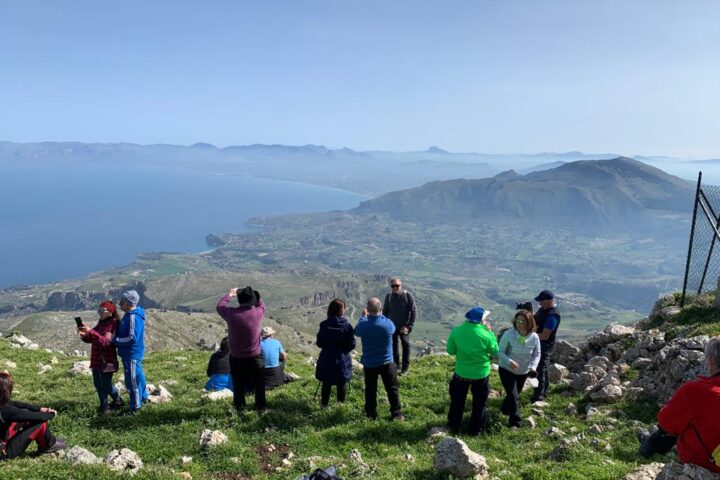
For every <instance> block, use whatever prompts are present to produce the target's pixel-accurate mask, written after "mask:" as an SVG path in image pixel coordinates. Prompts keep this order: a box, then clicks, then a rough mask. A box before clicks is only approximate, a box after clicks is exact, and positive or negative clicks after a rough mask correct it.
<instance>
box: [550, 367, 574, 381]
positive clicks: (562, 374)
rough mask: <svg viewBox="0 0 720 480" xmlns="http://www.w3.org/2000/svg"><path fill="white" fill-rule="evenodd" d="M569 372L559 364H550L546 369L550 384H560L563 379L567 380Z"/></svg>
mask: <svg viewBox="0 0 720 480" xmlns="http://www.w3.org/2000/svg"><path fill="white" fill-rule="evenodd" d="M569 373H570V371H569V370H568V369H567V368H566V367H565V366H564V365H560V364H559V363H551V364H550V367H549V368H548V377H549V379H550V383H560V382H561V381H562V380H563V379H565V378H567V376H568V374H569Z"/></svg>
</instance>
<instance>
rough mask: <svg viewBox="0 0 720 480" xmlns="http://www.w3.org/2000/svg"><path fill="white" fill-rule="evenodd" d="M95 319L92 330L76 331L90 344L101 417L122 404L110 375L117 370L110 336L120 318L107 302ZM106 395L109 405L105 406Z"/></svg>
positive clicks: (116, 327) (113, 307)
mask: <svg viewBox="0 0 720 480" xmlns="http://www.w3.org/2000/svg"><path fill="white" fill-rule="evenodd" d="M98 315H99V316H100V318H99V319H98V323H97V325H95V328H92V329H90V328H88V327H87V326H85V325H83V326H82V327H80V328H78V333H79V334H80V338H81V339H82V341H83V342H85V343H91V344H92V347H91V349H90V368H91V369H92V375H93V384H94V385H95V390H97V394H98V397H99V398H100V407H99V408H98V412H99V413H100V414H103V415H105V414H108V413H110V410H114V409H117V408H120V407H121V406H122V405H123V401H122V397H120V394H119V393H118V390H117V388H115V385H113V383H112V377H113V373H115V372H117V370H118V358H117V349H116V348H115V345H113V344H112V342H111V341H112V337H113V336H114V335H116V334H117V329H118V325H119V324H120V317H119V316H118V313H117V308H116V307H115V304H114V303H113V302H111V301H110V300H106V301H104V302H102V303H101V304H100V306H99V307H98ZM108 396H109V397H111V398H112V400H113V401H112V403H110V404H109V405H108Z"/></svg>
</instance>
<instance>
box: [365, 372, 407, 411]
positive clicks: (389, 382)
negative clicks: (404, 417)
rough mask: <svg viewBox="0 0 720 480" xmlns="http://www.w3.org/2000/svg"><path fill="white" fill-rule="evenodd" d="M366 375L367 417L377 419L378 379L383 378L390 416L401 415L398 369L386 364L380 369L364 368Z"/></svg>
mask: <svg viewBox="0 0 720 480" xmlns="http://www.w3.org/2000/svg"><path fill="white" fill-rule="evenodd" d="M363 372H364V375H365V415H367V416H368V417H370V418H376V417H377V384H378V377H381V378H382V381H383V385H384V386H385V392H387V396H388V400H389V401H390V414H391V415H392V416H393V417H395V416H397V415H400V413H401V409H400V388H399V387H398V381H397V367H396V366H395V364H394V363H386V364H385V365H382V366H380V367H374V368H368V367H364V368H363Z"/></svg>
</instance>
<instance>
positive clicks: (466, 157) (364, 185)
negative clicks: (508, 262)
mask: <svg viewBox="0 0 720 480" xmlns="http://www.w3.org/2000/svg"><path fill="white" fill-rule="evenodd" d="M616 157H619V155H618V154H614V153H601V154H587V153H583V152H578V151H571V152H560V153H554V152H545V153H538V154H524V153H520V154H490V153H472V152H471V153H452V152H448V151H447V150H444V149H442V148H440V147H437V146H432V147H430V148H428V149H426V150H423V151H415V152H389V151H380V150H374V151H357V150H353V149H350V148H339V149H331V148H327V147H325V146H323V145H301V146H289V145H263V144H255V145H244V146H228V147H224V148H218V147H216V146H215V145H211V144H209V143H196V144H194V145H191V146H180V145H167V144H155V145H137V144H133V143H82V142H38V143H12V142H1V141H0V165H12V166H14V167H17V166H20V167H23V166H38V165H54V166H61V167H66V166H67V167H68V168H70V169H71V168H77V167H79V168H83V167H85V166H88V165H90V166H103V165H115V166H117V165H120V166H122V167H123V168H125V167H128V166H133V165H137V166H142V167H148V166H151V167H153V168H185V169H191V170H198V171H202V172H205V173H217V174H228V175H253V176H257V177H267V178H275V179H282V180H290V181H298V182H304V183H311V184H316V185H323V186H329V187H334V188H340V189H344V190H350V191H354V192H359V193H363V194H366V195H369V196H377V195H380V194H383V193H387V192H391V191H395V190H401V189H406V188H411V187H417V186H420V185H423V184H425V183H427V182H430V181H433V180H451V179H456V178H474V179H478V178H488V177H492V176H494V175H497V174H499V173H500V172H504V171H507V170H515V171H517V172H520V173H523V174H528V173H532V172H537V171H541V170H547V169H551V168H555V167H557V166H559V165H562V164H563V163H568V162H574V161H578V160H607V159H612V158H616ZM634 158H635V159H637V160H641V161H643V162H645V163H648V164H651V165H654V166H659V167H661V168H663V169H664V170H667V171H669V172H671V173H673V174H677V175H681V176H682V177H684V178H687V179H692V178H695V177H696V175H697V169H698V168H700V167H699V165H700V164H697V163H695V164H691V163H690V162H685V161H682V160H679V159H672V158H670V157H649V156H648V157H634ZM702 168H704V169H706V170H710V169H711V168H713V161H709V162H706V163H704V167H702ZM715 168H716V169H717V167H715ZM68 173H69V174H71V172H70V171H68ZM717 178H718V180H719V181H720V171H719V172H718V175H717Z"/></svg>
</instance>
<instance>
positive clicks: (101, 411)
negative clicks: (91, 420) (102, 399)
mask: <svg viewBox="0 0 720 480" xmlns="http://www.w3.org/2000/svg"><path fill="white" fill-rule="evenodd" d="M111 413H112V409H111V408H110V406H109V405H105V406H102V407H98V415H110V414H111Z"/></svg>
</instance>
